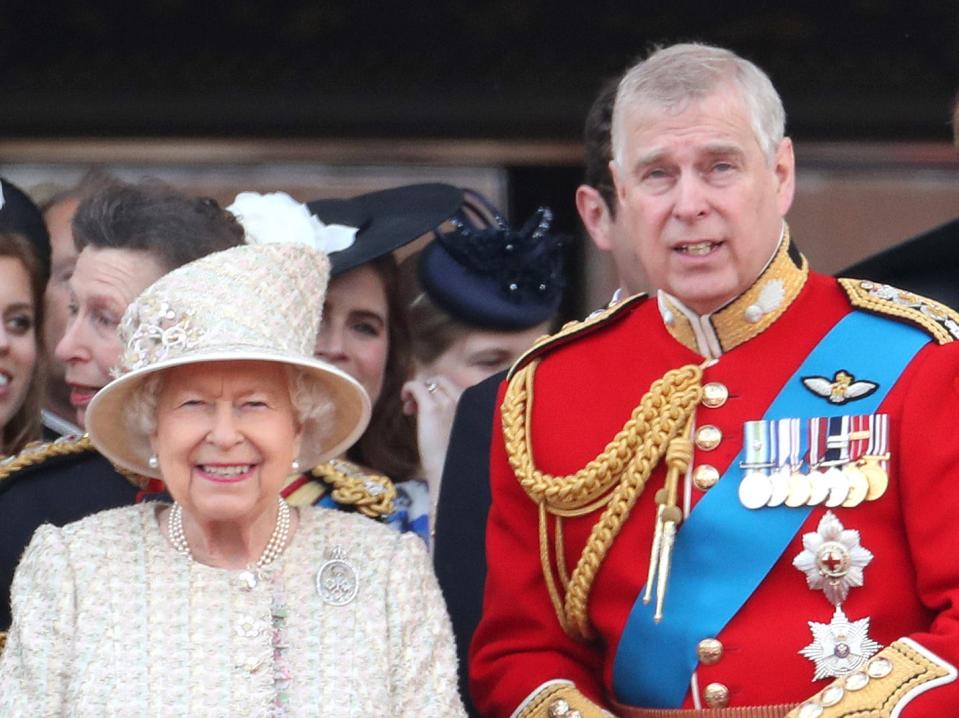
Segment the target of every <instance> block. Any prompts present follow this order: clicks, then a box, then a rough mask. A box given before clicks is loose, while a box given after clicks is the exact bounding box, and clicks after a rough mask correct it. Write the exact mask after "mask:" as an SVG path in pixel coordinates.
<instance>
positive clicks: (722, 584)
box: [470, 45, 959, 718]
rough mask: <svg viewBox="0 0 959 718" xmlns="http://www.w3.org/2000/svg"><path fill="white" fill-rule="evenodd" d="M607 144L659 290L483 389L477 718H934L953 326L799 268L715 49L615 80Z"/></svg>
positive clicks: (923, 303) (779, 170) (697, 48)
mask: <svg viewBox="0 0 959 718" xmlns="http://www.w3.org/2000/svg"><path fill="white" fill-rule="evenodd" d="M613 151H614V160H613V162H612V163H611V167H612V170H613V175H614V178H615V182H616V189H617V194H618V200H619V211H620V212H622V213H623V215H624V217H625V218H626V221H627V222H628V223H629V226H630V229H631V231H630V234H629V236H630V238H631V241H632V242H633V251H634V257H635V259H636V261H637V262H639V263H640V264H641V265H642V269H643V270H644V271H645V273H646V276H648V277H649V278H650V281H651V282H652V284H653V285H654V286H655V288H656V290H657V293H656V296H655V297H648V298H647V297H643V296H637V297H633V298H630V299H627V300H624V301H622V302H620V303H618V304H617V305H616V306H613V307H611V308H610V309H609V310H608V311H606V312H604V313H603V314H601V315H599V316H594V317H591V318H590V319H587V320H586V321H585V322H581V323H574V324H572V325H569V326H567V327H565V328H564V329H563V330H562V331H560V332H559V334H557V335H556V336H554V337H552V338H550V339H548V340H546V341H544V342H542V343H540V344H539V345H538V346H536V347H534V348H533V350H531V351H530V352H529V353H528V354H527V356H526V357H524V358H523V359H521V360H520V362H518V363H517V365H516V366H515V367H514V369H513V371H512V372H511V376H510V379H509V381H508V384H507V386H506V387H504V388H503V389H502V406H501V410H500V412H499V414H498V415H497V418H496V421H497V426H500V425H501V426H502V431H497V432H496V436H495V438H494V441H493V449H492V456H491V460H490V462H491V466H490V471H491V485H492V494H493V505H492V508H491V512H490V520H489V527H488V537H487V556H488V562H489V573H488V578H487V584H486V596H485V603H484V615H483V619H482V621H481V623H480V626H479V629H478V630H477V633H476V635H475V638H474V641H473V646H472V650H471V660H470V673H471V687H472V693H473V696H474V699H475V701H476V704H477V706H478V707H479V708H480V710H481V712H483V713H484V714H486V715H490V716H519V717H520V718H526V717H527V716H544V717H545V716H549V717H550V718H557V717H560V716H568V717H569V718H576V717H577V716H599V715H607V714H608V713H612V714H615V715H621V716H634V717H636V718H643V717H646V718H655V717H660V718H666V717H668V716H673V715H675V716H684V715H703V716H711V715H715V716H717V717H718V716H744V717H745V716H752V717H755V718H762V717H766V716H768V717H770V718H772V717H776V718H782V716H787V715H788V716H789V717H790V718H793V717H796V716H798V717H799V718H816V717H818V716H827V717H833V716H857V717H864V716H902V717H903V718H927V717H928V718H931V717H933V716H937V717H938V716H945V715H950V714H951V709H954V707H955V706H959V683H957V682H956V681H955V678H956V668H955V665H956V664H957V662H959V607H957V604H959V562H957V561H955V560H954V558H953V556H954V553H955V552H956V551H957V550H959V529H957V528H956V523H955V516H956V515H957V513H959V493H957V492H955V491H954V490H953V489H952V484H953V483H954V480H955V479H957V478H959V446H957V444H956V442H954V441H952V440H951V439H950V438H949V431H948V430H949V428H951V427H952V426H953V424H954V423H955V421H956V417H959V342H955V341H954V340H955V339H956V338H959V317H957V315H956V314H955V313H953V312H952V311H951V310H949V309H947V308H946V307H944V306H942V305H939V304H937V303H935V302H933V301H931V300H925V299H923V298H922V297H918V296H916V295H913V294H909V293H905V292H900V291H898V290H895V289H894V288H892V287H888V286H885V285H880V284H876V283H872V282H868V281H860V280H839V281H836V280H833V279H831V278H828V277H825V276H822V275H818V274H815V273H812V272H810V271H809V268H808V265H807V263H806V260H805V258H804V257H802V255H801V254H800V253H799V251H798V249H797V248H796V245H794V244H793V243H792V241H791V239H790V237H789V231H788V228H787V227H786V225H785V222H784V220H783V218H784V217H785V215H786V212H787V211H788V209H789V207H790V204H791V202H792V197H793V189H794V178H795V171H794V170H795V167H794V159H793V151H792V144H791V142H790V140H789V139H788V138H785V137H784V113H783V109H782V104H781V101H780V99H779V97H778V95H777V94H776V92H775V89H774V88H773V87H772V84H771V83H770V82H769V79H768V78H767V77H766V76H765V74H763V73H762V71H761V70H759V69H758V68H756V67H755V66H754V65H752V63H749V62H747V61H745V60H743V59H741V58H739V57H737V56H736V55H734V54H733V53H730V52H728V51H725V50H721V49H718V48H712V47H707V46H702V45H676V46H672V47H669V48H665V49H663V50H659V51H656V52H655V53H653V54H652V55H651V56H650V57H649V58H647V59H646V60H645V61H643V62H641V63H639V64H638V65H637V66H636V67H634V68H632V69H631V70H630V71H629V72H627V74H626V75H625V76H624V78H623V81H622V82H621V84H620V88H619V92H618V95H617V99H616V107H615V111H614V117H613ZM696 710H698V711H700V712H699V713H694V712H693V711H696Z"/></svg>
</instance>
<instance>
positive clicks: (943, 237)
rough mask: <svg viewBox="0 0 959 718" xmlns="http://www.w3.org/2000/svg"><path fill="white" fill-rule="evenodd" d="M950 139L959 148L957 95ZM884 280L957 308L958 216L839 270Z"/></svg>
mask: <svg viewBox="0 0 959 718" xmlns="http://www.w3.org/2000/svg"><path fill="white" fill-rule="evenodd" d="M952 142H953V145H954V146H955V148H956V150H957V151H959V97H957V98H956V100H955V101H954V103H953V106H952ZM838 274H839V275H840V276H844V277H856V278H860V279H871V280H873V281H876V282H886V283H888V284H891V285H895V286H896V287H899V288H900V289H905V290H908V291H910V292H917V293H920V294H922V295H924V296H927V297H930V298H932V299H935V300H936V301H939V302H942V303H943V304H948V305H949V306H950V307H953V308H959V281H957V280H956V277H957V276H959V217H956V218H955V219H951V220H949V221H948V222H946V223H944V224H941V225H939V226H938V227H934V228H933V229H930V230H927V231H925V232H922V233H921V234H919V235H917V236H915V237H912V238H911V239H907V240H906V241H904V242H900V243H899V244H897V245H895V246H894V247H890V248H889V249H887V250H884V251H882V252H880V253H879V254H876V255H874V256H872V257H868V258H867V259H864V260H862V261H861V262H857V263H856V264H854V265H852V266H851V267H847V268H846V269H844V270H842V271H841V272H839V273H838Z"/></svg>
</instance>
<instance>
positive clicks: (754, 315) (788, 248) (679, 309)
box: [657, 223, 809, 359]
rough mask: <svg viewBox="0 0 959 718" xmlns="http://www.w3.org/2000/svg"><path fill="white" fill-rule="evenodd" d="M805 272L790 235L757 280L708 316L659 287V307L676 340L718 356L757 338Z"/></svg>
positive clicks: (803, 281)
mask: <svg viewBox="0 0 959 718" xmlns="http://www.w3.org/2000/svg"><path fill="white" fill-rule="evenodd" d="M808 276H809V263H808V262H807V261H806V258H805V257H804V256H803V255H802V254H800V253H799V250H798V249H796V246H795V245H794V244H793V243H792V241H791V240H790V237H789V227H788V226H786V224H785V223H784V224H783V232H782V238H781V239H780V240H779V245H778V246H777V247H776V251H775V252H773V256H772V257H771V258H770V260H769V262H767V263H766V266H765V267H764V268H763V271H762V272H760V273H759V276H758V277H757V278H756V281H755V282H753V284H752V285H751V286H750V287H749V288H748V289H747V290H746V291H745V292H743V293H742V294H740V295H739V296H738V297H736V298H735V299H732V300H730V301H729V302H727V303H726V304H725V305H723V306H722V307H720V308H719V309H717V310H716V311H714V312H711V313H709V314H702V315H700V314H697V313H696V312H694V311H693V310H691V309H690V308H689V307H687V306H686V305H684V304H683V303H682V302H681V301H679V300H678V299H676V297H674V296H672V295H670V294H667V293H666V292H664V291H662V290H660V291H659V292H658V294H657V299H658V302H659V311H660V314H661V315H662V317H663V322H664V323H665V324H666V329H667V330H668V331H669V333H670V334H671V335H672V336H673V338H674V339H676V341H678V342H680V343H681V344H683V345H684V346H686V347H688V348H689V349H692V350H693V351H694V352H697V353H698V354H701V355H702V356H704V357H707V358H713V359H715V358H718V357H720V356H721V355H722V354H723V353H724V352H728V351H729V350H730V349H733V348H735V347H737V346H739V345H740V344H742V343H743V342H747V341H749V340H750V339H752V338H753V337H756V336H758V335H759V334H761V333H762V332H763V331H765V330H766V328H767V327H769V326H770V325H771V324H772V323H773V322H775V321H776V320H777V319H778V318H779V317H780V316H782V314H783V312H785V311H786V309H787V308H788V307H789V305H790V304H792V303H793V300H794V299H795V298H796V297H797V296H798V295H799V292H800V291H801V290H802V288H803V286H804V285H805V284H806V279H807V277H808Z"/></svg>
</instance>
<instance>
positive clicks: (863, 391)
mask: <svg viewBox="0 0 959 718" xmlns="http://www.w3.org/2000/svg"><path fill="white" fill-rule="evenodd" d="M802 383H803V386H805V387H806V388H807V389H809V391H811V392H812V393H813V394H815V395H816V396H821V397H822V398H823V399H828V400H829V402H830V403H831V404H845V403H846V402H849V401H854V400H856V399H862V398H864V397H867V396H869V395H870V394H872V393H873V392H874V391H875V390H876V389H878V388H879V385H878V384H876V383H875V382H872V381H863V380H857V379H856V377H854V376H853V375H852V374H850V373H849V372H848V371H844V370H842V369H840V370H839V371H837V372H836V373H835V374H834V375H833V378H832V380H829V379H827V378H826V377H824V376H804V377H803V378H802Z"/></svg>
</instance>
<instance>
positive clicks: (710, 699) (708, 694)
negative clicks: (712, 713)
mask: <svg viewBox="0 0 959 718" xmlns="http://www.w3.org/2000/svg"><path fill="white" fill-rule="evenodd" d="M703 698H705V699H706V705H708V706H709V707H710V708H725V707H726V706H728V705H729V689H728V688H727V687H726V686H724V685H723V684H722V683H710V684H709V685H708V686H706V690H704V691H703Z"/></svg>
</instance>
